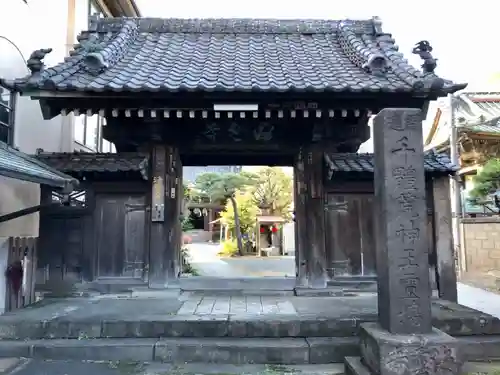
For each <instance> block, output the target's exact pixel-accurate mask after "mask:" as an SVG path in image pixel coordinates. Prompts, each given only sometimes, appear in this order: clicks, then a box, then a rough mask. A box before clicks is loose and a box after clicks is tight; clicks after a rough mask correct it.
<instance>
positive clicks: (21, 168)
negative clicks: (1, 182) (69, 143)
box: [0, 142, 78, 189]
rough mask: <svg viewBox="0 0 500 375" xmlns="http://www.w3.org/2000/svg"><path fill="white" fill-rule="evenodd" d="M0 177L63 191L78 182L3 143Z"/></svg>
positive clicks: (0, 143) (0, 158) (1, 147)
mask: <svg viewBox="0 0 500 375" xmlns="http://www.w3.org/2000/svg"><path fill="white" fill-rule="evenodd" d="M0 176H6V177H11V178H15V179H18V180H22V181H28V182H33V183H35V184H42V185H49V186H53V187H57V188H63V189H66V188H68V189H70V188H72V187H75V186H77V185H78V180H76V179H74V178H73V177H71V176H68V175H65V174H63V173H61V172H59V171H57V170H55V169H53V168H51V167H50V166H48V165H45V164H44V163H41V162H40V161H38V160H36V159H35V158H32V157H30V156H28V155H26V154H25V153H23V152H21V151H18V150H16V149H14V148H12V147H10V146H8V145H7V144H5V143H3V142H0Z"/></svg>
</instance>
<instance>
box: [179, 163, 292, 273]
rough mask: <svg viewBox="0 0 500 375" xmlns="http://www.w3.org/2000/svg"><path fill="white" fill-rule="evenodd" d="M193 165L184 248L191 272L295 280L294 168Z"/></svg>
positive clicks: (187, 189) (187, 187)
mask: <svg viewBox="0 0 500 375" xmlns="http://www.w3.org/2000/svg"><path fill="white" fill-rule="evenodd" d="M191 168H192V167H184V168H183V176H185V177H187V180H186V178H185V179H184V192H185V196H184V207H185V213H186V214H185V215H184V217H185V218H186V219H184V221H183V236H184V245H183V252H182V253H183V255H184V256H185V257H186V259H184V262H185V263H189V267H187V268H188V269H189V270H190V271H191V272H190V274H191V275H195V276H211V277H218V278H246V277H252V278H255V277H278V278H291V279H294V278H295V276H296V265H295V223H294V221H293V220H294V216H293V210H294V202H293V168H292V167H281V166H280V167H271V166H236V167H235V166H231V167H225V166H209V167H203V168H200V167H194V168H195V171H193V170H192V169H191ZM196 172H197V173H196ZM235 207H236V210H235Z"/></svg>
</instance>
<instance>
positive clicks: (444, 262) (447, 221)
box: [432, 176, 457, 302]
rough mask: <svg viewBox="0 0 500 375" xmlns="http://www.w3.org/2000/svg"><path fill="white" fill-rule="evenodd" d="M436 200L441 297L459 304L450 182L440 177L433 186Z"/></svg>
mask: <svg viewBox="0 0 500 375" xmlns="http://www.w3.org/2000/svg"><path fill="white" fill-rule="evenodd" d="M432 185H433V186H432V190H433V198H434V225H433V229H434V238H435V246H436V248H435V251H436V257H437V274H438V275H437V276H438V287H439V297H440V298H442V299H445V300H448V301H452V302H457V275H456V272H455V254H454V253H453V235H452V228H451V204H450V182H449V178H448V176H443V177H438V178H435V179H434V180H433V184H432Z"/></svg>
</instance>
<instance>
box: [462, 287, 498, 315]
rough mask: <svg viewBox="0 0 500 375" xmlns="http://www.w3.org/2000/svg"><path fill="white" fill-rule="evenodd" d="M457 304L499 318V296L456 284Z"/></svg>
mask: <svg viewBox="0 0 500 375" xmlns="http://www.w3.org/2000/svg"><path fill="white" fill-rule="evenodd" d="M457 288H458V303H459V304H461V305H464V306H467V307H470V308H472V309H475V310H479V311H482V312H485V313H487V314H490V315H493V316H496V317H497V318H500V295H498V294H495V293H492V292H488V291H487V290H484V289H481V288H476V287H473V286H469V285H466V284H462V283H458V286H457Z"/></svg>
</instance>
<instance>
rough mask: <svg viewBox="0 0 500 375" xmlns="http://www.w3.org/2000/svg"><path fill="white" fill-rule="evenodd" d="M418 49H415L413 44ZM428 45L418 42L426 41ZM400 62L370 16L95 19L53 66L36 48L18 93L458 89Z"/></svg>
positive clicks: (424, 92)
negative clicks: (70, 49) (367, 17)
mask: <svg viewBox="0 0 500 375" xmlns="http://www.w3.org/2000/svg"><path fill="white" fill-rule="evenodd" d="M422 43H423V44H422ZM425 43H427V44H425ZM419 45H420V47H419V48H420V50H419V49H418V48H416V49H417V50H414V51H413V53H416V54H419V55H420V57H421V58H422V59H423V63H424V65H422V68H423V69H422V70H419V69H416V68H414V67H412V66H411V65H409V64H408V62H407V60H406V59H405V58H404V56H403V54H402V53H400V52H399V51H398V47H397V45H396V44H395V40H394V39H393V38H392V36H391V34H388V33H385V32H383V31H382V27H381V22H380V20H379V19H378V18H376V17H375V18H373V19H370V20H277V19H190V20H187V19H149V18H115V19H112V18H111V19H108V18H105V19H98V20H97V19H94V20H93V21H92V22H91V26H90V29H89V31H87V32H84V33H82V34H81V35H80V36H79V44H78V45H76V46H75V49H74V51H73V52H72V53H71V55H70V56H69V57H68V58H66V59H65V61H64V62H62V63H61V64H59V65H57V66H54V67H51V68H46V69H45V68H44V66H43V62H42V60H43V57H44V56H45V55H46V54H47V53H49V52H50V49H45V50H39V51H35V53H34V54H33V55H32V56H31V58H30V60H29V61H28V66H29V68H30V70H31V72H32V74H31V75H30V76H29V77H26V78H24V79H19V80H16V81H14V82H5V81H4V84H6V85H10V87H12V88H14V89H17V90H19V91H26V92H35V91H41V90H47V91H52V92H53V91H84V92H103V93H105V92H125V93H126V92H167V93H171V92H179V91H202V92H352V93H362V92H366V93H377V92H385V93H404V92H406V93H411V94H418V95H420V96H423V97H426V96H428V95H431V93H432V95H434V96H435V97H438V96H444V95H446V94H448V93H451V92H455V91H457V90H460V89H462V88H464V87H465V86H466V85H459V84H454V83H452V82H451V81H448V80H444V79H442V78H440V77H438V76H437V75H436V74H434V68H435V66H436V61H437V60H435V59H434V58H433V57H432V55H431V54H430V51H432V48H431V47H430V45H429V44H428V42H425V41H423V42H420V44H419Z"/></svg>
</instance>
